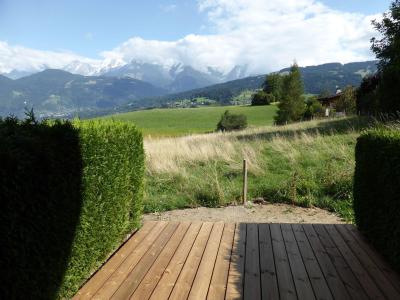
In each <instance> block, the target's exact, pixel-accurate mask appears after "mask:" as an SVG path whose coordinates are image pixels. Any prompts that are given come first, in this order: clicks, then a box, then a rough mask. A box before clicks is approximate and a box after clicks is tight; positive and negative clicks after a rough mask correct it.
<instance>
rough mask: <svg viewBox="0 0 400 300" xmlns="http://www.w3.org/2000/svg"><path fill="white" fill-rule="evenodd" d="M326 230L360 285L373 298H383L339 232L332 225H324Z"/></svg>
mask: <svg viewBox="0 0 400 300" xmlns="http://www.w3.org/2000/svg"><path fill="white" fill-rule="evenodd" d="M324 227H325V229H326V231H327V232H328V233H329V235H330V237H331V238H332V240H333V242H334V243H335V244H336V246H337V248H338V249H339V251H340V253H341V254H342V256H343V258H344V259H345V261H346V262H347V264H348V265H349V266H350V268H351V269H352V271H353V273H354V275H355V276H356V277H357V279H358V281H359V282H360V285H361V286H362V287H363V289H364V291H365V292H366V294H367V295H368V296H369V297H370V298H373V299H384V298H385V297H384V296H383V294H382V292H381V291H380V290H379V288H378V287H377V286H376V284H375V282H374V281H373V280H372V279H371V277H370V276H369V275H368V273H367V271H366V270H365V269H364V267H363V266H362V265H361V263H360V262H359V260H358V259H357V257H356V256H355V255H354V253H353V252H352V251H351V249H350V248H349V246H348V245H347V244H346V242H345V241H344V240H343V238H342V237H341V235H340V234H339V232H337V230H336V229H335V227H334V225H331V224H328V225H324Z"/></svg>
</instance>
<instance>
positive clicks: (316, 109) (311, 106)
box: [303, 97, 323, 120]
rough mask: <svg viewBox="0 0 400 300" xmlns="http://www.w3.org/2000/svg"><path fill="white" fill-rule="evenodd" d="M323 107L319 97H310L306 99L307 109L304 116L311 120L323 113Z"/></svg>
mask: <svg viewBox="0 0 400 300" xmlns="http://www.w3.org/2000/svg"><path fill="white" fill-rule="evenodd" d="M322 112H323V107H322V104H321V102H319V101H318V99H317V97H310V98H308V99H307V100H306V110H305V111H304V114H303V118H304V119H305V120H311V119H313V118H314V117H316V116H318V115H321V114H322Z"/></svg>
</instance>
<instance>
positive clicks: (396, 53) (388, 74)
mask: <svg viewBox="0 0 400 300" xmlns="http://www.w3.org/2000/svg"><path fill="white" fill-rule="evenodd" d="M372 23H373V25H374V26H375V28H376V29H377V30H378V31H379V33H380V34H381V36H382V38H381V39H377V38H372V39H371V43H372V46H371V49H372V51H373V52H374V53H375V54H376V57H377V58H378V59H379V63H378V69H379V73H380V78H381V79H380V84H379V86H378V100H379V108H380V111H382V112H386V113H393V112H398V111H400V89H399V86H400V0H395V1H393V3H392V4H391V6H390V10H389V12H387V13H385V14H383V19H382V21H380V22H378V21H376V20H375V21H373V22H372Z"/></svg>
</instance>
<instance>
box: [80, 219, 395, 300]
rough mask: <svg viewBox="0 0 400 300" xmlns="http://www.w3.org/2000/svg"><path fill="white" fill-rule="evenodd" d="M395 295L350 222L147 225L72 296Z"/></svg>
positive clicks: (252, 298) (253, 298) (384, 269)
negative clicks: (337, 223)
mask: <svg viewBox="0 0 400 300" xmlns="http://www.w3.org/2000/svg"><path fill="white" fill-rule="evenodd" d="M92 298H93V299H140V300H142V299H143V300H144V299H155V300H163V299H212V300H214V299H249V300H257V299H307V300H308V299H400V280H399V277H398V275H397V274H395V273H394V272H393V271H392V270H391V269H390V267H388V265H387V264H386V263H385V262H384V261H383V260H382V259H381V257H380V256H379V255H378V254H377V253H376V252H375V251H374V250H373V249H372V248H371V247H370V246H369V245H368V244H367V243H366V242H365V240H364V238H363V237H362V236H361V234H360V233H359V232H358V230H357V229H356V228H355V227H354V226H353V225H320V224H307V225H305V224H245V223H238V224H229V223H225V224H224V223H178V222H148V223H145V224H144V226H143V227H142V228H141V229H140V230H139V231H138V232H136V233H135V234H134V235H133V236H132V237H131V238H130V239H129V240H128V241H127V242H126V243H125V245H124V246H123V247H121V248H120V249H119V250H118V251H117V252H116V253H115V254H114V255H113V256H112V257H111V259H110V260H109V261H108V262H107V263H106V264H104V266H103V267H102V268H101V269H100V270H99V271H98V272H97V273H95V275H94V276H93V277H92V278H91V279H90V280H89V281H88V282H87V283H86V284H85V285H84V286H83V287H82V288H81V290H80V291H79V292H78V294H77V295H76V296H75V299H92Z"/></svg>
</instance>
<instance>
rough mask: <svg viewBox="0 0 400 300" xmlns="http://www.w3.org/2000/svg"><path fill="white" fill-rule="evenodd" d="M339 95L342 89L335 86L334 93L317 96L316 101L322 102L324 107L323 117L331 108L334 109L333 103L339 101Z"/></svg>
mask: <svg viewBox="0 0 400 300" xmlns="http://www.w3.org/2000/svg"><path fill="white" fill-rule="evenodd" d="M341 95H342V90H340V89H338V88H337V89H336V93H335V94H334V95H329V96H325V97H320V98H318V101H319V102H320V103H321V104H322V107H323V109H324V114H325V117H329V116H330V113H331V110H332V109H335V106H336V105H335V104H336V103H337V101H339V99H340V96H341ZM336 113H338V112H336Z"/></svg>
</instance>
